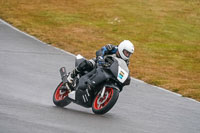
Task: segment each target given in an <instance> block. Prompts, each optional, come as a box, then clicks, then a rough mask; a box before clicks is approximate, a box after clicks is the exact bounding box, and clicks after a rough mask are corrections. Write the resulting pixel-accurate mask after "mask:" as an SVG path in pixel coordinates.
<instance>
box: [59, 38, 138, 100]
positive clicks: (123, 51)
mask: <svg viewBox="0 0 200 133" xmlns="http://www.w3.org/2000/svg"><path fill="white" fill-rule="evenodd" d="M133 52H134V46H133V44H132V43H131V42H130V41H129V40H124V41H122V42H121V43H120V44H119V45H118V46H115V45H112V44H107V45H106V46H104V47H102V48H101V49H100V50H98V51H97V52H96V59H91V60H85V61H83V62H82V63H80V64H79V65H78V66H77V67H76V68H75V69H74V70H73V71H72V72H70V73H69V75H68V77H67V83H66V84H65V85H64V86H63V87H62V88H61V90H63V91H66V90H67V89H68V90H69V91H70V93H69V95H68V96H69V97H71V98H72V97H73V98H72V99H75V91H72V92H71V87H72V86H73V80H74V78H75V77H76V76H77V75H78V74H79V73H80V72H81V71H86V70H87V71H91V70H92V69H93V68H94V67H95V64H96V63H98V64H100V65H101V64H104V63H105V61H104V56H105V55H113V54H116V56H117V57H119V58H121V59H123V60H124V61H125V62H126V63H127V65H128V64H129V58H130V56H131V55H132V54H133ZM95 62H96V63H95Z"/></svg>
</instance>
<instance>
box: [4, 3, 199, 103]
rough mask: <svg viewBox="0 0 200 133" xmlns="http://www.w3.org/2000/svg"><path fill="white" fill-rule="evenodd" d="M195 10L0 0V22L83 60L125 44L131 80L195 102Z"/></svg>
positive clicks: (175, 6) (182, 5)
mask: <svg viewBox="0 0 200 133" xmlns="http://www.w3.org/2000/svg"><path fill="white" fill-rule="evenodd" d="M199 7H200V1H199V0H192V1H187V0H165V1H159V0H149V1H145V0H118V1H114V0H109V1H108V0H101V1H98V0H84V1H80V0H34V1H29V0H0V17H1V18H2V19H4V20H6V21H8V22H9V23H11V24H12V25H14V26H16V27H17V28H19V29H21V30H23V31H25V32H28V33H29V34H31V35H33V36H36V37H37V38H39V39H40V40H42V41H44V42H46V43H49V44H52V45H54V46H56V47H60V48H62V49H64V50H67V51H69V52H72V53H74V54H78V53H80V54H82V55H84V56H86V57H87V58H91V57H93V56H94V55H95V51H96V50H97V49H99V48H100V47H102V46H103V45H105V44H108V43H112V44H116V45H117V44H119V43H120V42H121V41H122V40H124V39H129V40H131V41H132V42H133V43H134V44H135V53H134V55H133V56H132V57H131V64H130V69H131V75H132V76H134V77H136V78H138V79H141V80H144V81H145V82H147V83H150V84H153V85H157V86H160V87H164V88H166V89H169V90H171V91H174V92H177V93H180V94H182V95H183V96H187V97H191V98H194V99H196V100H198V101H200V8H199Z"/></svg>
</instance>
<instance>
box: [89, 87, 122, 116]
mask: <svg viewBox="0 0 200 133" xmlns="http://www.w3.org/2000/svg"><path fill="white" fill-rule="evenodd" d="M100 95H101V93H100V92H99V93H98V94H97V95H96V97H95V99H94V101H93V104H92V111H93V112H94V113H95V114H101V115H102V114H105V113H107V112H108V111H109V110H110V109H111V108H112V107H113V106H114V105H115V103H116V102H117V99H118V97H119V91H118V90H117V89H114V88H106V90H105V94H104V97H103V98H100ZM107 95H108V96H107ZM106 97H107V98H106ZM98 101H99V102H102V104H98Z"/></svg>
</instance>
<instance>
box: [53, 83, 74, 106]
mask: <svg viewBox="0 0 200 133" xmlns="http://www.w3.org/2000/svg"><path fill="white" fill-rule="evenodd" d="M62 85H63V82H61V83H60V84H59V85H58V86H57V88H56V90H55V92H54V94H53V103H54V104H55V105H56V106H59V107H64V106H67V105H68V104H70V103H71V101H70V100H69V99H68V93H69V92H68V91H66V92H65V93H64V94H60V88H61V87H62Z"/></svg>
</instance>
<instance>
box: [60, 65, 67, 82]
mask: <svg viewBox="0 0 200 133" xmlns="http://www.w3.org/2000/svg"><path fill="white" fill-rule="evenodd" d="M60 76H61V79H62V81H63V83H67V77H68V74H67V72H66V69H65V67H61V68H60Z"/></svg>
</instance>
